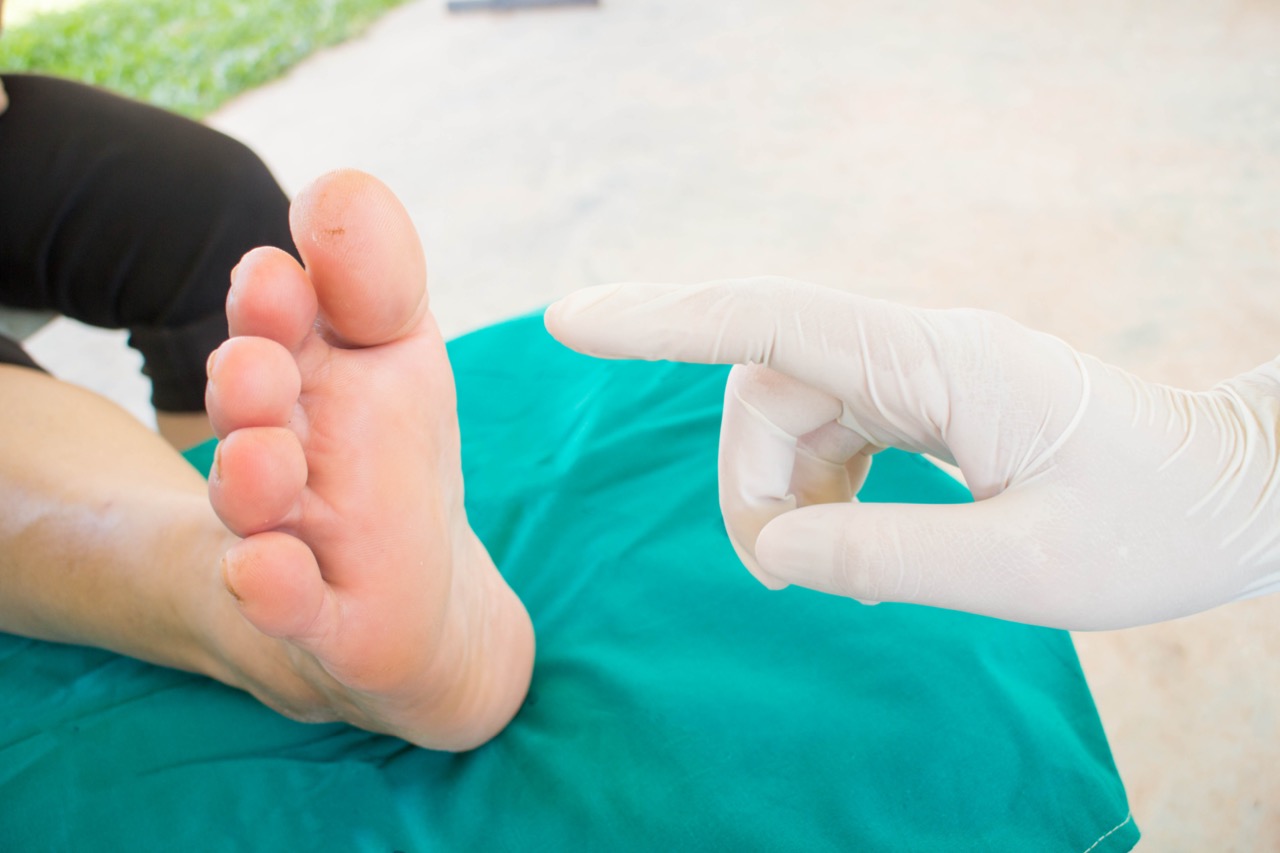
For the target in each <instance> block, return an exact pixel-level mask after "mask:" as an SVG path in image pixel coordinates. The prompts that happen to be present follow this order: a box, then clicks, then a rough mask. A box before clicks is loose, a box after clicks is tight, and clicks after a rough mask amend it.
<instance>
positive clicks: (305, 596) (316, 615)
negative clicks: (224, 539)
mask: <svg viewBox="0 0 1280 853" xmlns="http://www.w3.org/2000/svg"><path fill="white" fill-rule="evenodd" d="M222 578H223V582H224V583H225V584H226V587H227V591H228V592H230V593H231V595H232V596H234V597H235V599H236V603H237V605H238V606H239V608H240V612H241V613H242V614H243V615H244V617H245V618H246V619H248V620H249V622H250V623H251V624H252V625H253V626H254V627H255V628H257V629H258V630H259V631H261V632H262V633H264V634H266V635H267V636H269V637H276V638H278V639H283V640H288V641H290V642H293V643H295V644H296V645H298V646H300V647H301V648H303V649H304V650H307V651H313V647H317V646H319V645H320V644H321V643H322V641H323V638H324V637H326V636H328V635H329V633H330V632H331V629H332V627H333V625H334V622H335V619H336V617H337V611H336V599H335V598H334V593H333V591H332V590H331V589H330V588H329V587H328V585H327V584H325V582H324V578H323V577H321V575H320V567H319V565H317V563H316V558H315V555H314V554H313V553H312V552H311V549H310V548H308V547H307V546H306V544H305V543H303V542H302V541H301V540H299V539H296V538H294V537H293V536H290V535H289V534H287V533H280V532H276V531H270V532H266V533H259V534H257V535H256V536H250V537H249V538H248V539H244V540H242V541H240V542H239V543H237V544H236V545H235V546H233V547H232V548H231V549H230V550H229V551H228V552H227V555H226V557H225V559H224V560H223V563H222Z"/></svg>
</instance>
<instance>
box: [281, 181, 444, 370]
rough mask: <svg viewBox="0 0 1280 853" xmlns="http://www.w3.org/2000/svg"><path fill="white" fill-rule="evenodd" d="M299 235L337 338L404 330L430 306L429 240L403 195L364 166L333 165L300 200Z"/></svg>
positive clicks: (363, 341) (386, 336) (376, 340)
mask: <svg viewBox="0 0 1280 853" xmlns="http://www.w3.org/2000/svg"><path fill="white" fill-rule="evenodd" d="M289 224H290V228H291V229H292V231H293V239H294V242H295V243H296V244H297V246H298V251H299V252H300V253H301V254H302V257H303V260H305V261H306V265H307V273H308V275H309V276H310V277H311V281H312V283H313V285H314V286H315V291H316V297H317V299H318V301H319V305H320V311H321V316H322V318H323V320H324V322H325V323H326V324H327V326H328V328H329V330H330V332H331V336H332V337H333V338H334V339H335V342H336V343H340V344H343V345H346V346H355V347H367V346H375V345H377V344H383V343H387V342H389V341H392V340H395V339H397V338H400V337H402V336H404V335H405V334H406V333H408V332H409V331H410V330H411V329H413V328H414V327H415V326H416V325H417V323H418V322H419V321H420V320H421V319H422V317H423V315H424V314H425V313H426V310H427V267H426V261H425V259H424V258H423V254H422V244H421V242H420V241H419V239H418V234H417V231H416V230H415V229H414V227H413V222H412V221H411V220H410V218H409V214H408V212H407V211H406V210H405V209H404V207H403V206H402V205H401V204H400V201H399V199H397V198H396V197H395V195H394V194H393V193H392V192H391V190H389V189H388V188H387V187H386V186H385V185H383V184H382V183H381V182H379V181H378V180H377V179H375V178H373V177H371V176H369V175H366V174H364V173H362V172H357V171H353V170H343V171H337V172H330V173H329V174H327V175H324V176H322V177H321V178H319V179H317V180H316V181H315V182H313V183H312V184H311V185H310V186H309V187H307V188H306V189H305V190H303V191H302V192H301V193H300V194H299V195H298V197H297V199H295V200H294V203H293V206H292V208H291V209H290V212H289Z"/></svg>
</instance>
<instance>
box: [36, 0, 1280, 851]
mask: <svg viewBox="0 0 1280 853" xmlns="http://www.w3.org/2000/svg"><path fill="white" fill-rule="evenodd" d="M211 123H212V124H213V125H215V126H217V127H219V128H221V129H223V130H226V131H227V132H229V133H231V134H233V135H236V136H238V137H240V138H241V139H243V140H245V141H246V142H248V143H249V144H250V145H252V146H253V147H255V148H256V149H257V150H258V151H259V152H260V153H261V154H262V155H263V157H264V158H265V159H266V160H267V162H268V163H269V164H270V165H271V166H272V168H273V169H274V170H275V172H276V174H277V176H278V177H279V178H280V179H281V181H282V182H283V183H284V184H285V186H286V187H287V188H288V189H289V190H290V191H294V190H297V189H299V188H300V187H301V186H302V185H303V184H304V183H305V182H306V181H307V180H308V179H310V178H311V177H313V176H315V175H317V174H319V173H320V172H323V171H325V170H328V169H331V168H334V167H338V166H356V167H360V168H363V169H366V170H368V171H371V172H373V173H374V174H377V175H378V176H380V177H381V178H382V179H383V180H385V181H386V182H387V183H388V184H390V185H391V186H392V187H393V188H394V189H395V190H396V191H397V192H399V193H400V195H401V197H402V198H403V199H404V200H405V202H406V204H407V206H408V207H409V209H410V212H411V213H412V215H413V216H414V219H415V222H416V223H417V224H418V226H419V228H420V229H421V231H422V233H423V234H424V237H425V240H426V245H427V253H428V263H429V266H430V268H431V285H432V293H433V297H432V298H433V306H434V308H435V311H436V313H437V315H438V317H439V318H440V320H441V325H442V326H443V327H444V329H445V331H446V333H451V334H457V333H461V332H463V331H466V330H469V329H474V328H476V327H479V326H481V325H484V324H487V323H490V322H492V321H495V320H499V319H502V318H504V317H507V316H510V315H512V314H515V313H518V312H523V311H528V310H531V309H534V308H536V307H538V306H540V305H542V304H544V303H546V302H547V301H549V300H551V299H552V298H554V297H556V296H558V295H560V294H563V293H567V292H569V291H571V290H573V289H575V288H577V287H581V286H583V285H588V284H595V283H599V282H604V281H613V280H656V281H697V280H702V279H708V278H720V277H727V276H737V275H751V274H759V273H778V274H784V275H790V276H794V277H799V278H806V279H811V280H814V281H818V282H821V283H824V284H828V285H831V286H834V287H843V288H848V289H851V290H855V291H858V292H860V293H864V294H868V295H874V296H882V297H888V298H892V299H896V300H900V301H905V302H909V303H913V304H917V305H927V306H951V305H968V306H976V307H982V308H990V309H994V310H998V311H1002V312H1005V313H1007V314H1010V315H1012V316H1013V317H1015V318H1017V319H1019V320H1021V321H1023V322H1025V323H1028V324H1030V325H1033V326H1036V327H1038V328H1041V329H1044V330H1046V331H1049V332H1053V333H1055V334H1057V335H1059V336H1061V337H1063V338H1065V339H1066V340H1068V341H1070V342H1071V343H1073V344H1074V345H1076V346H1077V347H1079V348H1081V349H1083V350H1086V351H1089V352H1092V353H1094V354H1095V355H1098V356H1100V357H1102V358H1103V359H1105V360H1109V361H1112V362H1115V363H1118V364H1120V365H1122V366H1125V367H1127V368H1129V369H1131V370H1133V371H1135V372H1137V373H1138V374H1139V375H1142V376H1144V377H1147V378H1151V379H1156V380H1161V381H1165V382H1169V383H1174V384H1178V385H1183V386H1187V387H1193V388H1204V387H1207V386H1209V385H1211V384H1213V383H1214V382H1216V381H1218V380H1220V379H1222V378H1225V377H1227V376H1229V375H1232V374H1234V373H1236V372H1239V371H1241V370H1244V369H1247V368H1249V367H1252V366H1254V365H1255V364H1257V363H1259V362H1262V361H1264V360H1267V359H1269V358H1272V357H1273V356H1275V355H1276V352H1277V350H1278V349H1280V7H1277V6H1276V5H1275V4H1268V3H1263V2H1246V1H1245V0H1241V2H1216V3H1215V2H1210V3H1190V2H1169V3H1159V4H1155V3H1139V2H1127V0H1122V2H1115V0H1108V2H1102V0H1084V2H1077V3H1047V4H1045V3H1041V4H1021V3H1015V2H1012V0H1004V2H998V1H996V0H986V1H984V0H957V2H942V0H935V1H934V2H929V0H922V2H916V3H894V2H883V0H872V2H865V3H858V4H845V3H836V2H830V0H827V2H820V0H792V2H786V3H781V2H777V0H700V2H689V0H604V4H603V5H602V6H601V7H600V8H598V9H584V8H575V9H563V10H551V11H538V12H522V13H515V14H504V15H491V14H478V15H466V16H449V15H447V14H446V13H445V11H444V3H443V0H420V2H414V3H410V4H409V5H407V6H405V7H402V8H401V9H399V10H397V11H395V12H393V13H391V14H389V15H388V16H387V17H386V18H385V19H383V20H382V21H381V22H380V23H379V24H378V25H377V26H375V27H374V28H373V29H372V30H371V31H370V32H369V33H368V35H367V36H365V37H364V38H361V39H359V40H357V41H355V42H352V43H349V44H347V45H344V46H342V47H340V48H338V49H335V50H331V51H328V52H325V53H324V54H322V55H319V56H317V57H315V58H313V59H312V60H311V61H309V62H307V63H305V64H304V65H302V66H300V67H299V68H297V69H296V70H295V71H294V72H293V73H291V74H289V75H288V76H287V77H286V78H285V79H283V80H281V81H279V82H278V83H276V84H273V85H269V86H266V87H264V88H262V89H260V90H257V91H255V92H253V93H250V94H248V95H246V96H244V97H242V98H240V99H239V100H237V101H236V102H234V103H233V104H231V105H230V106H228V107H227V108H225V109H224V110H222V111H221V112H220V113H219V114H217V115H216V116H214V117H213V119H212V122H211ZM85 341H89V342H90V343H88V344H85V343H84V342H85ZM120 341H121V337H120V336H119V335H110V334H107V335H104V336H90V337H86V336H85V335H84V334H83V333H82V332H80V331H79V330H74V329H73V328H72V327H71V326H70V324H66V323H64V322H60V323H59V324H57V325H55V326H54V327H51V328H50V329H48V330H46V331H45V332H43V333H41V334H40V335H39V336H37V339H36V340H35V342H34V345H33V349H34V350H35V351H36V354H37V357H39V358H41V359H43V360H44V361H45V362H46V363H47V364H49V365H51V366H53V367H54V368H55V369H60V372H63V373H64V375H67V374H73V378H77V379H78V380H79V381H82V382H86V383H87V384H90V385H91V386H94V387H99V388H103V389H105V390H106V391H107V392H108V393H109V394H110V395H112V396H114V397H116V398H117V399H120V400H122V401H123V402H124V403H126V404H127V405H129V406H130V407H131V408H132V409H133V410H134V411H137V412H138V413H139V414H140V416H142V417H146V411H145V396H146V388H145V384H144V383H143V382H142V380H141V379H140V378H138V379H136V380H134V381H132V382H131V383H130V384H123V385H122V384H120V383H118V382H116V381H115V380H113V379H111V378H110V377H111V376H112V375H113V374H114V373H116V372H118V371H119V370H121V365H124V366H125V369H133V367H132V366H131V365H133V364H135V363H136V362H134V361H132V357H131V356H130V355H128V354H122V352H121V350H122V346H121V343H120ZM82 345H84V346H90V347H95V348H96V349H92V350H91V352H92V355H91V356H90V358H91V359H92V360H93V369H92V370H90V371H88V372H86V371H85V369H84V365H85V356H84V355H83V353H81V352H77V350H76V347H79V346H82ZM76 371H78V373H77V372H76ZM1278 625H1280V596H1273V597H1272V598H1269V599H1262V600H1259V601H1254V602H1249V603H1246V604H1241V605H1235V606H1231V607H1227V608H1224V609H1221V610H1219V611H1217V612H1214V613H1211V614H1207V615H1203V616H1200V617H1196V618H1191V619H1185V620H1181V621H1179V622H1176V623H1172V624H1169V625H1164V626H1158V627H1153V628H1148V629H1141V630H1134V631H1128V632H1122V633H1113V634H1095V635H1085V636H1078V637H1077V643H1078V647H1079V649H1080V653H1081V657H1082V659H1083V662H1084V665H1085V668H1086V671H1087V673H1088V675H1089V678H1090V682H1091V684H1092V686H1093V688H1094V691H1095V694H1096V696H1097V700H1098V704H1099V706H1100V708H1101V711H1102V715H1103V721H1104V724H1105V726H1106V728H1107V731H1108V733H1109V735H1110V737H1111V741H1112V747H1113V749H1114V751H1115V754H1116V758H1117V761H1118V763H1119V766H1120V769H1121V772H1122V774H1123V775H1124V777H1125V780H1126V782H1127V785H1128V788H1129V792H1130V797H1131V800H1132V803H1133V808H1134V813H1135V815H1136V817H1137V819H1138V822H1139V824H1140V826H1141V827H1142V828H1143V830H1144V831H1145V834H1146V840H1145V841H1144V842H1143V844H1142V845H1141V849H1143V850H1147V851H1165V850H1172V851H1181V850H1187V851H1201V850H1217V851H1226V850H1242V851H1252V850H1259V851H1261V850H1276V849H1280V769H1278V768H1280V627H1277V626H1278ZM903 642H910V638H903ZM815 736H820V733H815Z"/></svg>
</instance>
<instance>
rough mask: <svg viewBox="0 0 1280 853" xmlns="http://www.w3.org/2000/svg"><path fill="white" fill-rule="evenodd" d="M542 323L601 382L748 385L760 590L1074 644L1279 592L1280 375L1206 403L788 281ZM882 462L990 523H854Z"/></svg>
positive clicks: (972, 329)
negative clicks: (604, 378)
mask: <svg viewBox="0 0 1280 853" xmlns="http://www.w3.org/2000/svg"><path fill="white" fill-rule="evenodd" d="M546 323H547V328H548V329H549V330H550V331H551V333H552V334H553V335H554V336H555V337H556V338H558V339H559V340H560V341H562V342H563V343H565V344H566V345H568V346H570V347H572V348H574V349H576V350H580V351H581V352H584V353H589V354H591V355H596V356H600V357H604V358H638V359H650V360H653V359H670V360H674V361H690V362H701V363H717V364H736V365H739V366H738V367H735V368H734V369H733V370H732V372H731V373H730V375H729V382H728V386H727V388H726V391H725V409H724V421H723V425H722V429H721V437H720V503H721V510H722V512H723V513H724V518H725V524H726V527H727V529H728V532H729V537H730V539H731V540H732V542H733V545H734V547H735V549H736V550H737V552H738V555H739V557H741V559H742V561H743V563H744V564H745V565H746V566H747V568H748V569H749V570H750V571H751V572H752V573H753V574H754V575H755V576H756V577H757V578H758V579H759V580H760V581H762V582H763V583H764V584H765V585H767V586H770V587H774V588H779V587H782V586H785V585H787V584H789V583H795V584H799V585H801V586H806V587H811V588H813V589H817V590H822V591H825V592H830V593H835V594H838V595H846V596H851V597H854V598H857V599H859V600H863V601H905V602H916V603H920V604H928V605H933V606H937V607H947V608H952V609H956V610H965V611H970V612H974V613H983V614H987V615H991V616H997V617H1000V618H1003V619H1011V620H1015V621H1019V622H1031V623H1035V624H1041V625H1048V626H1053V627H1061V628H1069V629H1076V630H1089V629H1105V628H1119V627H1125V626H1131V625H1138V624H1144V623H1149V622H1156V621H1160V620H1164V619H1171V618H1174V617H1177V616H1183V615H1186V614H1190V613H1195V612H1197V611H1200V610H1204V609H1207V608H1209V607H1213V606H1215V605H1218V604H1223V603H1225V602H1229V601H1235V600H1239V599H1243V598H1249V597H1252V596H1257V595H1262V594H1264V593H1267V592H1272V591H1275V590H1276V589H1280V498H1278V497H1277V489H1278V488H1280V468H1278V467H1277V440H1278V439H1280V361H1277V362H1271V363H1268V364H1265V365H1263V366H1261V367H1259V368H1257V369H1256V370H1253V371H1251V372H1249V373H1246V374H1243V375H1241V376H1238V377H1236V378H1235V379H1231V380H1229V381H1227V382H1224V383H1222V384H1221V385H1219V386H1217V387H1216V388H1214V389H1213V390H1212V391H1208V392H1201V393H1193V392H1189V391H1181V390H1178V389H1175V388H1169V387H1165V386H1162V385H1155V384H1152V383H1148V382H1143V381H1142V380H1140V379H1137V378H1135V377H1133V376H1131V375H1130V374H1128V373H1126V372H1124V371H1122V370H1119V369H1118V368H1115V367H1111V366H1109V365H1106V364H1103V363H1102V362H1100V361H1098V360H1097V359H1095V358H1092V357H1090V356H1086V355H1081V354H1080V353H1078V352H1076V351H1075V350H1074V349H1072V348H1071V347H1070V346H1068V345H1067V344H1065V343H1063V342H1062V341H1060V340H1058V339H1057V338H1054V337H1051V336H1049V335H1045V334H1041V333H1039V332H1035V331H1032V330H1030V329H1027V328H1025V327H1024V326H1021V325H1019V324H1017V323H1015V322H1014V321H1012V320H1010V319H1008V318H1006V317H1003V316H1001V315H998V314H993V313H989V312H983V311H972V310H947V311H936V310H917V309H911V308H906V307H902V306H898V305H894V304H892V303H888V302H882V301H877V300H870V299H865V298H861V297H857V296H853V295H849V294H846V293H843V292H840V291H835V290H830V289H826V288H821V287H817V286H815V285H810V284H804V283H801V282H796V281H788V280H784V279H774V278H768V279H750V280H745V281H725V282H711V283H708V284H702V285H696V286H693V287H677V286H669V285H654V284H624V285H604V286H600V287H593V288H588V289H586V290H583V291H579V292H578V293H575V294H573V295H571V296H569V297H567V298H566V299H563V300H561V301H560V302H558V303H556V304H555V305H553V306H551V308H550V309H548V311H547V315H546ZM885 447H898V448H902V449H904V450H909V451H915V452H923V453H929V454H932V455H934V456H935V457H937V458H939V459H942V460H944V461H947V462H950V463H952V464H955V465H957V466H959V468H960V470H961V471H962V472H963V474H964V478H965V481H966V483H967V484H968V486H969V488H970V490H971V491H972V492H973V496H974V498H975V499H976V502H975V503H972V504H961V505H944V506H930V505H910V504H863V503H859V502H858V501H857V500H856V498H855V497H854V495H855V494H856V493H857V491H858V488H859V487H860V486H861V484H862V482H863V480H864V479H865V478H866V475H867V471H868V469H869V466H870V464H871V457H872V455H873V454H874V453H875V452H876V451H878V450H880V449H882V448H885Z"/></svg>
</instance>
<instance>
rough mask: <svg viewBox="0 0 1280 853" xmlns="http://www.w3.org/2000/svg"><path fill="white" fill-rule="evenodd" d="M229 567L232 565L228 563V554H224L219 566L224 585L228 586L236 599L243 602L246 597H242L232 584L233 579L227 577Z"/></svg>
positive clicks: (229, 591)
mask: <svg viewBox="0 0 1280 853" xmlns="http://www.w3.org/2000/svg"><path fill="white" fill-rule="evenodd" d="M228 568H230V566H229V564H228V563H227V555H226V554H223V555H222V561H221V563H220V565H219V566H218V570H219V572H220V573H221V574H222V585H223V586H224V587H226V588H227V592H228V593H230V594H231V597H232V598H234V599H235V600H236V601H239V602H243V601H244V599H243V598H241V597H240V593H238V592H236V589H235V587H233V586H232V585H231V579H230V578H229V577H227V569H228Z"/></svg>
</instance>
